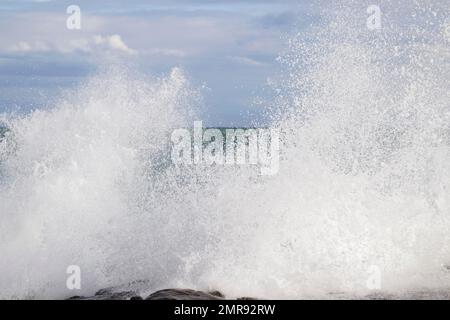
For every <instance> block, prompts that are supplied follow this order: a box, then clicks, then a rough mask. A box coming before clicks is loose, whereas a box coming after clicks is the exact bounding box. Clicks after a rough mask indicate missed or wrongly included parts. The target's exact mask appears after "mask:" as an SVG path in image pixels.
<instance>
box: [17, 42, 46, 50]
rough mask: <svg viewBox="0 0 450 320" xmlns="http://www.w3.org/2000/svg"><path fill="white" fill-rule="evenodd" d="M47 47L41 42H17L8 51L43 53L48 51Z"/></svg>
mask: <svg viewBox="0 0 450 320" xmlns="http://www.w3.org/2000/svg"><path fill="white" fill-rule="evenodd" d="M49 50H50V48H49V46H48V45H47V44H46V43H44V42H42V41H34V42H31V43H30V42H27V41H19V42H18V43H16V44H13V45H12V46H11V47H10V48H9V50H8V51H11V52H45V51H49Z"/></svg>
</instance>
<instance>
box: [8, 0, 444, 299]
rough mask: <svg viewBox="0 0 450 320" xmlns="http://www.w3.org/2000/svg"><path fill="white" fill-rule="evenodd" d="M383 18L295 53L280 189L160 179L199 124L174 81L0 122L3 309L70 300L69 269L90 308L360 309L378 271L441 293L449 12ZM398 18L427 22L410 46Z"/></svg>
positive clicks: (125, 86) (271, 182)
mask: <svg viewBox="0 0 450 320" xmlns="http://www.w3.org/2000/svg"><path fill="white" fill-rule="evenodd" d="M385 5H386V6H388V5H389V3H386V4H385ZM384 8H386V9H383V10H384V12H385V13H386V14H387V15H388V16H387V17H385V20H383V21H385V22H384V23H385V24H384V27H383V28H382V29H381V30H380V31H377V32H375V33H374V32H369V31H368V30H367V29H366V28H365V18H366V14H365V8H362V6H361V5H360V4H358V3H357V2H353V1H349V2H348V3H347V2H346V6H345V7H344V6H343V5H335V6H327V10H326V11H324V12H322V15H321V16H322V19H321V20H320V22H318V23H317V24H316V25H315V26H313V27H312V28H311V29H310V30H308V32H306V33H304V34H299V35H298V36H297V37H294V38H293V39H292V40H291V42H290V46H289V49H288V50H287V51H286V52H285V53H284V54H283V55H282V56H281V58H280V61H281V64H282V65H283V66H284V69H283V70H284V73H283V75H284V77H283V79H284V80H283V81H282V82H281V83H279V84H278V88H277V89H278V91H279V93H280V94H279V97H278V98H277V99H276V103H275V105H276V108H277V110H276V112H275V110H274V114H278V115H280V116H278V117H275V118H274V119H273V126H276V127H279V128H280V129H281V130H282V131H283V132H284V133H285V135H284V136H285V139H284V141H283V142H284V148H283V154H282V161H281V163H280V171H279V173H278V174H277V175H276V176H270V177H267V176H260V175H258V172H257V170H254V169H252V168H248V167H245V166H242V167H217V166H216V167H211V168H209V167H200V166H198V167H183V168H175V167H173V166H170V165H167V164H166V163H165V161H167V159H166V158H165V155H166V151H167V143H168V139H169V137H170V132H171V130H172V129H173V128H178V127H186V126H191V125H192V123H193V121H194V120H197V119H196V118H195V112H193V111H192V110H194V109H195V108H194V107H195V105H197V104H199V99H200V98H199V97H198V92H196V91H195V90H194V89H192V88H191V87H190V85H189V82H188V81H187V80H186V78H185V77H184V76H183V74H182V72H181V71H180V70H174V71H173V72H172V74H171V76H170V77H169V78H167V79H150V80H149V79H143V78H142V76H140V75H136V74H135V73H133V72H130V71H126V70H123V69H122V68H113V69H112V70H107V71H105V72H101V73H100V74H99V75H97V76H95V77H93V78H92V79H91V80H90V81H88V82H87V83H86V85H85V86H83V87H81V88H80V89H78V90H75V91H74V92H73V93H72V94H70V95H68V96H67V97H66V99H65V100H63V101H61V103H60V104H58V105H57V106H56V107H54V108H52V109H50V110H48V111H36V112H33V113H32V114H30V115H28V116H25V117H15V116H3V118H2V120H3V122H5V123H6V124H7V125H8V127H9V128H10V130H11V134H10V135H9V136H8V137H9V139H7V140H5V141H7V142H8V143H3V142H2V143H3V144H2V151H1V157H0V159H2V163H1V167H0V172H1V173H0V176H1V177H2V180H1V185H0V188H1V190H0V191H1V192H0V213H1V219H2V224H1V227H0V228H1V230H0V231H1V232H0V239H1V241H0V254H1V256H2V260H1V261H0V270H1V271H2V272H1V274H0V282H1V284H2V285H1V287H2V291H1V296H4V297H14V296H15V297H20V298H23V297H65V296H67V295H70V294H71V292H67V289H66V287H65V280H66V276H67V275H66V274H65V270H66V267H67V266H68V265H71V264H77V265H79V266H80V267H81V269H82V270H83V283H84V284H85V286H84V287H83V292H92V290H95V289H98V288H102V287H106V286H109V285H117V284H121V283H126V282H129V281H132V280H136V279H145V280H148V283H149V286H150V288H149V290H150V291H151V290H157V289H160V288H165V287H172V286H189V287H194V288H199V289H205V288H215V289H219V290H222V291H224V292H225V293H226V294H227V296H233V295H236V296H244V295H246V296H248V295H253V296H258V297H267V298H303V297H327V296H329V294H330V293H333V292H343V293H344V294H347V295H349V296H358V295H362V294H367V293H370V292H371V291H370V290H369V288H368V287H367V280H368V278H369V276H370V273H369V271H370V270H371V267H372V266H376V267H377V268H379V270H380V275H381V290H382V291H384V292H393V293H398V292H400V293H401V292H404V291H405V290H410V289H412V290H416V289H419V288H436V287H448V284H449V281H450V279H449V275H448V273H446V272H445V268H444V267H443V266H444V265H445V264H447V263H449V262H450V247H449V243H450V242H449V240H450V232H449V231H450V230H449V229H450V221H449V219H450V215H449V213H450V212H449V211H450V197H449V192H448V191H449V181H450V163H449V161H448V159H450V142H449V139H450V134H449V126H448V124H449V123H450V111H449V105H448V102H449V101H450V99H449V98H450V97H449V92H448V90H447V89H448V87H449V79H450V77H449V75H450V66H449V51H448V44H447V42H445V41H446V40H445V37H444V30H443V29H442V28H441V29H439V27H438V25H440V23H441V22H442V23H443V21H441V20H440V19H442V17H443V15H442V12H443V11H442V10H441V11H440V9H441V6H439V2H438V3H437V5H436V6H434V7H433V6H431V8H430V6H429V5H426V4H425V3H422V2H417V3H415V4H413V5H412V6H409V7H407V8H404V9H402V10H400V9H398V10H397V9H396V8H399V7H398V6H394V5H392V6H391V7H384ZM389 8H391V9H392V10H390V9H389ZM425 8H427V9H425ZM400 11H401V12H400ZM405 12H407V13H409V14H410V15H409V16H408V17H410V16H411V14H416V15H417V14H418V13H422V14H424V15H420V17H421V18H420V19H419V18H417V19H415V18H414V19H412V20H413V21H415V22H417V25H414V26H413V27H411V28H407V29H405V28H404V27H402V26H400V25H398V24H396V23H395V21H398V19H397V20H396V18H395V17H397V16H403V15H404V14H405ZM432 12H436V16H435V15H434V14H433V13H432ZM389 14H391V15H392V17H393V18H392V19H389ZM394 16H395V17H394ZM394 18H395V19H394ZM408 19H409V18H408ZM429 19H433V20H432V21H435V24H434V25H430V24H429V23H428V22H429V21H430V20H429ZM436 30H439V32H436ZM403 31H404V32H403ZM402 32H403V33H402Z"/></svg>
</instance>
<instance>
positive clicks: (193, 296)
mask: <svg viewBox="0 0 450 320" xmlns="http://www.w3.org/2000/svg"><path fill="white" fill-rule="evenodd" d="M221 299H223V298H222V297H218V296H215V295H212V294H209V293H205V292H201V291H195V290H190V289H166V290H160V291H157V292H155V293H152V294H151V295H149V296H148V297H147V298H145V300H221Z"/></svg>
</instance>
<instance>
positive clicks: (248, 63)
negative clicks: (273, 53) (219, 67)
mask: <svg viewBox="0 0 450 320" xmlns="http://www.w3.org/2000/svg"><path fill="white" fill-rule="evenodd" d="M228 59H229V60H231V61H233V62H236V63H238V64H242V65H246V66H252V67H262V66H265V65H266V64H265V63H263V62H260V61H257V60H255V59H252V58H249V57H239V56H231V57H228Z"/></svg>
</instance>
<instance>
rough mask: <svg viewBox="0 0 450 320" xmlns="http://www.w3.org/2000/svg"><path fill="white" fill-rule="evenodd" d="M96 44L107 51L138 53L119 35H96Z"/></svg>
mask: <svg viewBox="0 0 450 320" xmlns="http://www.w3.org/2000/svg"><path fill="white" fill-rule="evenodd" d="M94 43H95V44H96V45H99V46H103V47H105V48H107V49H112V50H118V51H122V52H125V53H128V54H136V53H137V51H136V50H133V49H131V48H129V47H128V46H127V45H126V44H125V42H123V40H122V37H121V36H120V35H118V34H113V35H111V36H101V35H95V36H94Z"/></svg>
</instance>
